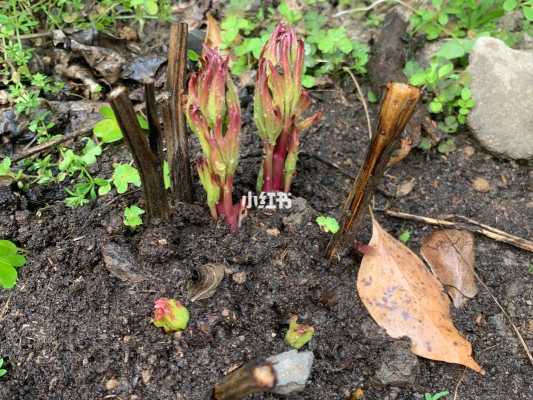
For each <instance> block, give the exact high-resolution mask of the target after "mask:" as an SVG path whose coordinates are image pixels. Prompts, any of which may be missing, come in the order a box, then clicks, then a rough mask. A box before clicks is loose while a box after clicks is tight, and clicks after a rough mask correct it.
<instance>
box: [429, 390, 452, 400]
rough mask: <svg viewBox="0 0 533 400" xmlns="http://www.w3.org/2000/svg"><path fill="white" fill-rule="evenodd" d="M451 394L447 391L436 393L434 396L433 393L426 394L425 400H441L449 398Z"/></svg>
mask: <svg viewBox="0 0 533 400" xmlns="http://www.w3.org/2000/svg"><path fill="white" fill-rule="evenodd" d="M449 394H450V393H449V392H448V391H447V390H445V391H443V392H439V393H435V394H434V395H432V394H431V393H426V394H425V396H424V400H439V399H441V398H443V397H445V396H448V395H449Z"/></svg>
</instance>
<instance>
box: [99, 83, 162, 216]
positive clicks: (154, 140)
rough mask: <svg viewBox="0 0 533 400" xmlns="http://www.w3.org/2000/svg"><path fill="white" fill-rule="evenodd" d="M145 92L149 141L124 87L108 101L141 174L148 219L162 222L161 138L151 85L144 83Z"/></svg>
mask: <svg viewBox="0 0 533 400" xmlns="http://www.w3.org/2000/svg"><path fill="white" fill-rule="evenodd" d="M145 93H146V97H147V102H146V103H147V110H148V112H147V114H148V123H149V128H150V129H149V133H150V135H149V139H147V138H146V134H145V133H144V132H143V130H142V129H141V127H140V126H139V122H138V121H137V115H136V114H135V110H134V108H133V105H132V103H131V101H130V98H129V95H128V89H127V88H126V87H124V86H119V87H118V88H116V89H114V90H113V91H112V92H111V93H110V94H109V101H110V103H111V107H112V108H113V111H114V112H115V116H116V118H117V121H118V124H119V126H120V129H121V130H122V132H123V133H124V139H125V140H126V143H127V144H128V147H129V148H130V151H131V154H132V155H133V159H134V161H135V164H136V165H137V168H138V169H139V173H140V175H141V181H142V186H143V192H144V201H145V207H146V213H147V216H148V219H149V220H152V221H153V220H155V219H163V220H164V219H167V218H168V216H169V214H170V210H169V207H168V199H167V192H166V190H165V187H164V183H163V164H162V159H161V157H160V141H161V137H160V128H159V122H158V121H159V120H158V119H157V113H156V112H155V98H154V89H153V82H152V83H148V84H146V86H145Z"/></svg>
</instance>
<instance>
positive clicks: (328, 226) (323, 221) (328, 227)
mask: <svg viewBox="0 0 533 400" xmlns="http://www.w3.org/2000/svg"><path fill="white" fill-rule="evenodd" d="M316 223H317V224H318V226H320V229H322V230H323V231H324V232H329V233H337V232H338V230H339V223H338V222H337V220H336V219H335V218H333V217H328V216H326V215H320V216H318V217H316Z"/></svg>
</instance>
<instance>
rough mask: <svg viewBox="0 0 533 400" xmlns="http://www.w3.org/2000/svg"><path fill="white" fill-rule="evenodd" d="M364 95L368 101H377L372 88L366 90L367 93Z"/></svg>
mask: <svg viewBox="0 0 533 400" xmlns="http://www.w3.org/2000/svg"><path fill="white" fill-rule="evenodd" d="M366 97H367V99H368V102H369V103H377V102H378V101H379V99H378V95H377V94H376V93H374V92H373V91H372V90H369V91H368V93H367V94H366Z"/></svg>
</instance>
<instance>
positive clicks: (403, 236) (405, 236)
mask: <svg viewBox="0 0 533 400" xmlns="http://www.w3.org/2000/svg"><path fill="white" fill-rule="evenodd" d="M398 239H399V240H400V242H402V243H407V242H408V241H409V240H411V231H410V230H409V229H405V230H403V231H402V232H401V233H400V236H398Z"/></svg>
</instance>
